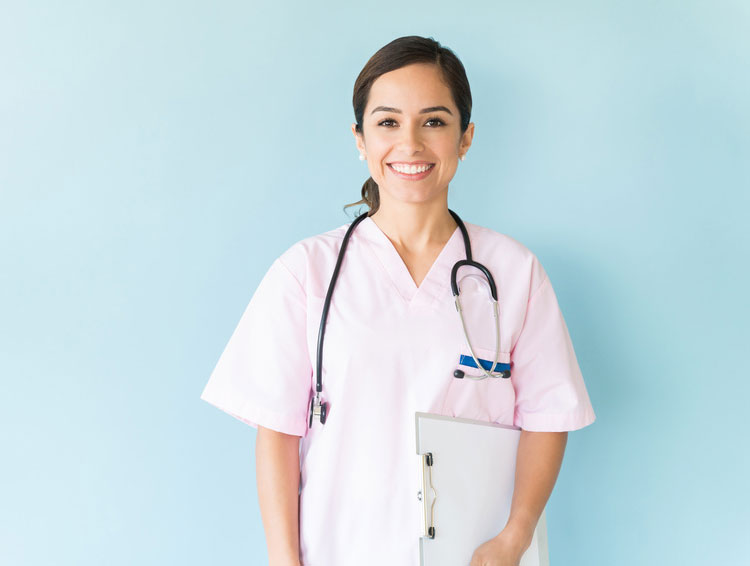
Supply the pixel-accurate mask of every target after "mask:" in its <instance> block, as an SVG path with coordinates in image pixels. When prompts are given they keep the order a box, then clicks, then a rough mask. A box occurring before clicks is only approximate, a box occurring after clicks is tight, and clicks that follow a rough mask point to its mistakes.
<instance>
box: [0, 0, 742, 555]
mask: <svg viewBox="0 0 750 566" xmlns="http://www.w3.org/2000/svg"><path fill="white" fill-rule="evenodd" d="M748 6H749V5H748V3H747V2H742V1H735V2H729V1H721V2H677V1H672V2H666V1H663V2H655V1H648V2H647V1H643V0H638V1H631V2H597V1H589V2H583V1H572V2H516V3H512V2H486V3H485V2H475V3H468V4H466V5H460V4H458V3H456V2H444V1H438V2H431V3H427V4H425V3H418V4H414V5H413V6H404V5H402V4H401V3H400V2H398V3H397V2H378V3H375V4H373V3H364V4H362V3H353V2H328V3H325V4H314V5H313V4H311V3H308V2H296V3H288V2H282V3H270V2H264V3H262V4H261V3H258V2H227V1H219V2H216V1H215V2H196V1H187V2H186V1H181V2H176V1H169V2H167V1H161V2H134V1H129V2H124V1H121V2H117V3H115V2H108V3H102V2H91V1H71V2H66V3H60V2H50V1H29V2H13V3H11V2H3V7H2V13H3V17H2V18H1V19H0V66H1V67H0V81H1V83H0V87H1V88H0V254H1V255H0V261H1V265H0V309H1V310H0V340H1V342H0V344H1V346H0V375H1V377H2V392H3V394H2V396H0V427H1V428H0V429H1V430H2V437H1V438H2V440H1V445H0V451H1V452H0V454H1V455H2V456H1V457H2V466H0V563H2V564H8V565H24V566H26V565H35V566H36V565H43V564H44V565H46V564H55V565H65V566H68V565H76V566H88V565H92V566H93V565H97V566H99V565H101V564H108V565H111V566H119V565H133V564H139V565H165V564H170V565H171V564H175V565H176V564H180V565H192V564H196V565H197V564H262V563H264V562H265V561H266V549H265V542H264V534H263V528H262V523H261V519H260V512H259V508H258V503H257V498H256V484H255V462H254V441H255V432H254V430H253V429H252V428H250V427H248V426H246V425H244V424H242V423H240V422H239V421H236V420H234V419H232V418H231V417H229V416H228V415H226V414H224V413H222V412H220V411H218V410H217V409H215V408H213V407H211V406H210V405H208V404H207V403H204V402H203V401H201V400H200V399H199V395H200V393H201V391H202V389H203V386H204V385H205V383H206V381H207V379H208V376H209V374H210V372H211V370H212V369H213V367H214V365H215V363H216V361H217V360H218V357H219V355H220V354H221V352H222V350H223V348H224V346H225V344H226V342H227V341H228V339H229V336H230V334H231V332H232V331H233V329H234V327H235V325H236V323H237V322H238V320H239V317H240V315H241V313H242V311H243V309H244V307H245V306H246V304H247V302H248V301H249V299H250V296H251V295H252V292H253V291H254V289H255V287H256V286H257V284H258V282H259V281H260V278H261V277H262V276H263V274H264V273H265V271H266V269H267V268H268V267H269V266H270V264H271V262H272V261H273V259H274V258H275V257H277V256H278V255H279V254H280V253H281V252H282V251H284V250H285V249H287V248H288V247H289V246H290V245H291V244H292V243H294V242H296V241H297V240H299V239H302V238H304V237H307V236H310V235H313V234H317V233H320V232H323V231H326V230H329V229H332V228H335V227H337V226H340V225H342V224H344V223H346V222H349V221H350V220H351V218H352V217H351V215H352V214H353V212H352V209H350V212H349V214H350V215H349V216H347V215H346V214H345V213H344V212H342V206H343V205H344V204H345V203H349V202H353V201H355V200H357V199H358V198H359V191H360V188H361V184H362V182H363V181H364V179H365V178H366V176H367V171H366V165H365V164H363V163H362V162H360V161H359V160H358V159H357V155H358V152H357V150H356V148H355V146H354V142H353V138H352V134H351V132H350V129H349V127H350V124H351V123H352V121H353V111H352V106H351V96H352V87H353V84H354V80H355V78H356V76H357V74H358V73H359V71H360V69H361V68H362V66H363V65H364V63H365V62H366V61H367V59H368V58H369V57H370V56H371V55H372V54H373V53H374V52H375V51H376V50H377V49H378V48H379V47H381V46H382V45H384V44H385V43H387V42H389V41H390V40H392V39H394V38H396V37H399V36H402V35H410V34H417V35H424V36H433V37H434V38H435V39H437V40H438V41H440V42H442V43H443V44H444V45H446V46H448V47H450V48H452V49H454V50H455V52H456V53H457V55H458V56H459V57H460V58H461V59H462V61H463V63H464V65H465V66H466V70H467V73H468V76H469V80H470V82H471V87H472V94H473V97H474V111H473V114H472V120H473V121H474V122H475V123H476V132H475V137H474V144H473V146H472V148H471V150H470V151H469V153H468V156H467V159H466V161H465V162H463V163H461V164H460V167H459V171H458V173H457V175H456V177H455V178H454V180H453V182H452V183H451V189H450V199H449V204H450V206H451V208H453V209H454V210H456V211H458V212H459V214H461V215H462V217H463V218H464V219H465V220H467V221H468V222H473V223H477V224H480V225H485V226H488V227H491V228H493V229H495V230H498V231H501V232H504V233H506V234H508V235H510V236H512V237H514V238H516V239H518V240H519V241H521V242H523V243H524V244H525V245H526V246H528V247H529V248H530V249H531V250H532V251H534V252H535V253H536V254H537V255H538V257H539V258H540V259H541V261H542V263H543V265H544V266H545V268H546V269H547V271H548V273H549V274H550V277H551V279H552V281H553V285H554V287H555V290H556V293H557V296H558V299H559V301H560V304H561V308H562V310H563V313H564V315H565V318H566V321H567V324H568V327H569V330H570V333H571V335H572V338H573V342H574V344H575V346H576V352H577V356H578V360H579V363H580V365H581V368H582V371H583V375H584V377H585V379H586V383H587V386H588V390H589V394H590V396H591V400H592V403H593V405H594V408H595V411H596V414H597V421H596V422H595V423H594V424H593V425H592V426H590V427H588V428H585V429H583V430H581V431H578V432H574V433H571V434H570V438H569V443H568V449H567V452H566V457H565V461H564V462H563V467H562V470H561V473H560V476H559V479H558V482H557V485H556V487H555V491H554V492H553V494H552V497H551V499H550V502H549V505H548V521H549V536H550V553H551V558H552V564H553V565H554V566H563V565H568V564H576V565H578V566H587V565H590V566H601V565H603V564H606V565H608V566H621V565H622V566H625V565H627V566H632V565H634V564H638V565H661V564H680V565H683V566H692V565H696V566H697V565H705V564H740V563H743V562H744V563H747V561H748V560H749V558H748V556H749V553H748V549H747V545H746V543H743V542H741V540H745V541H746V540H747V533H748V532H750V521H749V520H748V511H747V506H748V503H749V501H748V488H747V484H746V483H745V480H746V478H747V477H748V476H750V465H749V461H748V455H747V446H748V441H747V433H748V425H747V422H748V417H747V415H748V395H749V394H750V385H748V383H750V380H748V377H747V353H748V338H749V337H748V331H747V318H748V311H749V310H750V309H748V296H747V294H746V290H747V289H748V286H749V283H750V281H748V279H750V278H749V277H748V268H747V260H748V255H749V252H750V238H749V237H748V228H747V220H748V210H749V209H748V205H749V204H750V202H749V201H750V199H749V197H748V189H750V165H749V163H750V161H749V159H748V158H749V156H750V151H749V150H750V133H749V132H750V78H749V77H750V73H749V72H748V69H750V39H749V38H750V34H748V29H750V7H748ZM283 362H284V361H283V360H278V361H277V363H283ZM263 363H265V362H263ZM261 365H262V364H261V362H260V361H259V367H261ZM373 544H377V541H373Z"/></svg>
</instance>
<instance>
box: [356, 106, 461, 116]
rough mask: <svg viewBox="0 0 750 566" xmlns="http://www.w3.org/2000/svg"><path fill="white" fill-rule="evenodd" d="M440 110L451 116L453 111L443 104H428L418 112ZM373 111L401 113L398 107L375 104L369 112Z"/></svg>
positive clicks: (373, 112)
mask: <svg viewBox="0 0 750 566" xmlns="http://www.w3.org/2000/svg"><path fill="white" fill-rule="evenodd" d="M440 110H442V111H443V112H447V113H448V114H450V115H451V116H453V112H451V111H450V110H448V109H447V108H446V107H445V106H429V107H428V108H422V110H420V111H419V113H420V114H429V113H430V112H438V111H440ZM375 112H395V113H396V114H401V110H399V109H398V108H391V107H390V106H376V107H375V108H373V109H372V112H370V114H375Z"/></svg>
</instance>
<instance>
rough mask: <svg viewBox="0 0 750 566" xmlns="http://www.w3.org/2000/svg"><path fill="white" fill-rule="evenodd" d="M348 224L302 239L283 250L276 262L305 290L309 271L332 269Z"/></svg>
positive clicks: (327, 270)
mask: <svg viewBox="0 0 750 566" xmlns="http://www.w3.org/2000/svg"><path fill="white" fill-rule="evenodd" d="M350 224H351V222H347V223H346V224H342V225H341V226H339V227H337V228H333V229H331V230H328V231H326V232H322V233H320V234H315V235H312V236H308V237H306V238H302V239H301V240H298V241H296V242H294V243H293V244H291V245H290V246H289V247H288V248H287V249H286V250H284V252H283V253H282V254H281V255H279V257H278V258H277V259H276V261H277V262H279V263H280V264H282V265H283V266H284V267H286V268H287V269H288V270H289V271H290V272H291V273H292V274H293V275H294V277H295V278H296V279H297V280H298V281H299V282H300V284H301V285H302V286H303V287H305V288H307V284H308V279H309V277H310V273H311V271H314V270H317V271H321V270H322V271H325V272H326V273H328V272H329V271H330V270H332V269H333V265H335V262H336V259H337V257H338V252H339V250H340V249H341V242H342V241H343V239H344V235H345V234H346V230H347V228H348V227H349V225H350Z"/></svg>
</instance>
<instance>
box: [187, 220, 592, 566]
mask: <svg viewBox="0 0 750 566" xmlns="http://www.w3.org/2000/svg"><path fill="white" fill-rule="evenodd" d="M464 224H465V225H466V228H467V230H468V233H469V237H470V239H471V245H472V252H473V256H474V260H475V261H479V262H480V263H483V264H484V265H485V266H486V267H487V268H488V269H489V270H490V272H491V273H492V275H493V276H494V278H495V282H496V284H497V293H498V300H499V311H500V359H499V361H500V362H502V363H505V364H510V366H511V377H510V379H503V378H488V379H484V380H471V379H457V378H455V377H454V376H453V372H454V371H455V370H456V369H462V370H463V371H464V372H465V373H466V374H467V375H479V374H480V372H479V370H478V368H475V367H471V366H470V365H464V364H462V363H460V362H461V359H462V358H461V357H462V356H468V357H469V358H471V353H470V351H469V349H468V347H467V345H466V339H465V337H464V333H463V330H462V328H461V322H460V319H459V316H458V313H457V311H456V307H455V304H454V298H453V294H452V293H451V288H450V275H451V268H452V267H453V264H454V263H455V262H456V261H458V260H461V259H464V258H465V250H464V242H463V238H462V237H461V231H460V229H459V228H458V227H457V228H456V230H455V232H454V233H453V235H452V236H451V238H450V239H449V240H448V242H447V243H446V244H445V246H444V248H443V249H442V251H441V252H440V255H439V256H438V258H437V259H436V260H435V262H434V264H433V265H432V267H431V268H430V270H429V272H428V273H427V275H426V277H425V279H424V281H422V283H421V284H420V286H419V287H417V286H416V284H415V283H414V280H413V279H412V277H411V275H410V274H409V271H408V269H407V268H406V265H405V264H404V262H403V260H402V259H401V257H400V256H399V254H398V252H397V251H396V248H395V247H394V246H393V244H392V243H391V241H390V240H389V239H388V237H387V236H386V235H385V233H384V232H382V231H381V230H380V228H379V227H378V225H377V224H376V223H375V222H374V221H373V220H372V218H369V217H368V218H366V219H365V220H363V221H362V222H361V223H360V224H359V225H358V226H357V227H356V228H355V230H354V232H353V233H352V235H351V238H350V240H349V243H348V246H347V249H346V253H345V255H344V260H343V262H342V264H341V270H340V272H339V276H338V280H337V282H336V287H335V289H334V292H333V298H332V300H331V304H330V307H329V312H328V319H327V323H326V331H325V339H324V344H323V370H322V374H323V391H322V393H321V398H322V400H323V401H326V402H327V403H328V417H327V420H326V423H325V424H323V425H321V424H320V422H319V421H317V420H316V421H313V426H312V428H308V414H309V413H308V411H309V405H310V399H311V397H312V396H313V391H314V387H315V381H314V376H313V372H314V367H315V363H316V361H315V360H316V349H317V340H318V330H319V327H320V317H321V314H322V310H323V302H324V300H325V296H326V293H327V291H328V285H329V282H330V279H331V275H332V273H333V270H334V266H335V264H336V259H337V256H338V252H339V249H340V247H341V243H342V241H343V237H344V234H345V232H346V230H347V228H348V226H349V224H345V225H343V226H340V227H339V228H336V229H334V230H331V231H328V232H325V233H323V234H319V235H316V236H312V237H309V238H306V239H303V240H301V241H299V242H297V243H295V244H294V245H292V246H291V247H290V248H288V249H287V250H286V251H285V252H284V253H283V254H282V255H281V256H280V257H278V258H277V259H276V260H275V261H274V262H273V264H272V265H271V267H270V268H269V270H268V272H267V273H266V274H265V276H264V278H263V279H262V281H261V282H260V284H259V286H258V288H257V290H256V291H255V293H254V294H253V296H252V298H251V300H250V303H249V304H248V306H247V308H246V310H245V311H244V313H243V315H242V317H241V319H240V321H239V323H238V325H237V327H236V329H235V330H234V333H233V334H232V336H231V338H230V340H229V343H228V344H227V346H226V348H225V350H224V352H223V353H222V355H221V357H220V358H219V361H218V363H217V365H216V368H215V369H214V371H213V373H212V374H211V376H210V379H209V380H208V383H207V384H206V386H205V389H204V390H203V393H202V395H201V399H203V400H205V401H207V402H208V403H210V404H212V405H214V406H216V407H218V408H219V409H221V410H222V411H225V412H227V413H229V414H230V415H232V416H234V417H236V418H237V419H239V420H241V421H242V422H244V423H247V424H249V425H251V426H253V427H257V425H261V426H264V427H267V428H270V429H274V430H277V431H280V432H284V433H286V434H292V435H297V436H300V437H302V438H301V441H300V466H301V476H300V489H301V491H300V499H299V513H300V517H299V519H300V526H299V528H300V558H301V563H302V565H303V566H344V565H347V566H348V565H351V564H357V565H360V566H369V565H373V566H374V565H382V564H389V565H390V566H416V565H417V564H419V544H418V543H419V536H420V529H421V518H420V509H421V503H420V502H419V501H418V499H417V492H418V490H419V487H420V486H419V484H418V465H419V457H418V456H417V451H416V434H415V430H414V426H415V424H414V413H415V412H416V411H421V412H428V413H440V414H444V415H451V416H458V417H464V418H469V419H477V420H483V421H488V422H495V423H502V424H507V425H515V426H516V427H519V428H521V429H524V430H531V431H558V432H559V431H568V430H576V429H579V428H582V427H585V426H587V425H589V424H591V423H592V422H594V419H595V415H594V411H593V408H592V406H591V402H590V400H589V396H588V393H587V391H586V386H585V384H584V381H583V376H582V375H581V371H580V368H579V366H578V362H577V360H576V355H575V352H574V351H573V345H572V343H571V340H570V335H569V333H568V329H567V326H566V324H565V321H564V319H563V316H562V313H561V311H560V308H559V306H558V303H557V298H556V296H555V292H554V290H553V288H552V284H551V283H550V280H549V277H548V276H547V274H546V273H545V271H544V269H543V268H542V265H541V263H540V262H539V260H538V259H537V258H536V256H535V255H534V254H533V253H532V252H531V251H529V250H528V249H527V248H526V247H525V246H524V245H523V244H521V243H519V242H518V241H516V240H514V239H512V238H511V237H509V236H506V235H504V234H501V233H498V232H495V231H494V230H491V229H489V228H484V227H482V226H478V225H475V224H471V223H468V222H464ZM458 284H459V290H460V293H461V295H460V297H461V303H462V305H463V308H464V317H465V320H466V325H467V332H468V333H469V338H470V339H471V342H472V346H474V351H475V353H476V355H477V357H478V358H481V359H485V360H490V361H491V362H492V361H494V359H495V325H494V320H493V317H492V305H491V303H490V300H489V296H490V295H489V287H488V285H487V284H486V279H485V278H484V276H483V275H482V274H481V272H480V271H479V270H477V269H475V268H471V267H466V266H464V267H461V268H460V269H459V271H458ZM464 361H465V359H464ZM498 532H499V531H498Z"/></svg>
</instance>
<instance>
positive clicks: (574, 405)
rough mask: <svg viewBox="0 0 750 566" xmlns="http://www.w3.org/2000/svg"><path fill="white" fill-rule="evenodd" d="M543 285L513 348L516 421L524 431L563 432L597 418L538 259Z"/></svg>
mask: <svg viewBox="0 0 750 566" xmlns="http://www.w3.org/2000/svg"><path fill="white" fill-rule="evenodd" d="M535 263H537V266H538V272H539V273H540V274H541V275H542V277H543V279H542V283H541V284H540V285H539V286H538V287H537V288H536V290H535V291H534V292H533V294H532V295H531V297H530V298H529V301H528V305H527V310H526V317H525V320H524V323H523V327H522V329H521V332H520V334H519V336H518V339H517V340H516V344H515V345H514V347H513V350H512V351H511V363H512V365H511V379H512V381H513V383H514V388H515V392H516V406H515V412H514V416H513V424H514V425H515V426H517V427H519V428H521V429H523V430H531V431H547V432H563V431H567V430H576V429H579V428H583V427H585V426H587V425H589V424H591V423H593V422H594V420H595V418H596V416H595V415H594V409H593V407H592V406H591V401H590V400H589V396H588V392H587V391H586V385H585V384H584V381H583V376H582V375H581V369H580V367H579V366H578V361H577V359H576V355H575V352H574V350H573V343H572V341H571V339H570V334H569V333H568V327H567V325H566V324H565V320H564V319H563V315H562V312H561V311H560V307H559V305H558V303H557V297H556V295H555V291H554V289H553V288H552V283H551V282H550V280H549V277H548V276H547V275H546V273H544V270H543V269H542V268H541V265H540V264H538V260H536V259H535Z"/></svg>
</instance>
